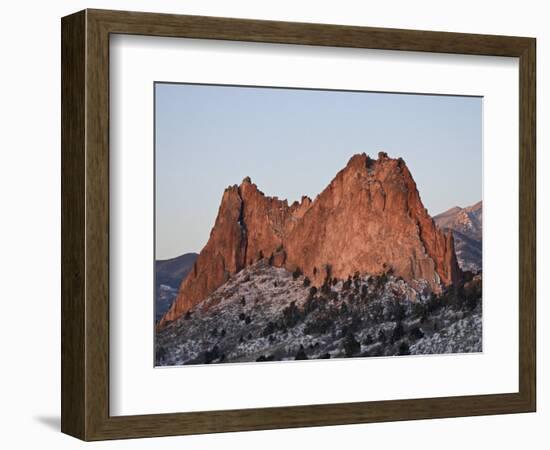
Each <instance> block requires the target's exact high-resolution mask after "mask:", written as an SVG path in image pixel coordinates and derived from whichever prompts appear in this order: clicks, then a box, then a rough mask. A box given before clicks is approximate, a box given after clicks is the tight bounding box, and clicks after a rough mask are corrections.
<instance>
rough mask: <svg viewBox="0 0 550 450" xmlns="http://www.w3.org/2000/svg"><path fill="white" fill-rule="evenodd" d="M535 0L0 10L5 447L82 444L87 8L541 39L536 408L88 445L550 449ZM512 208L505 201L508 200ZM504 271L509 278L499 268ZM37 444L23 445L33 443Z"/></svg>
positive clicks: (547, 62)
mask: <svg viewBox="0 0 550 450" xmlns="http://www.w3.org/2000/svg"><path fill="white" fill-rule="evenodd" d="M545 3H546V2H542V1H538V2H537V1H526V0H524V1H522V2H519V1H514V2H510V1H502V0H501V1H485V2H479V1H470V0H462V1H460V2H458V1H455V2H440V1H421V0H418V1H415V2H411V1H407V0H402V1H393V2H390V1H387V2H370V3H369V2H364V1H357V2H353V1H347V0H340V1H338V2H333V1H320V0H317V1H309V0H302V1H298V0H278V1H273V0H271V1H265V2H257V1H256V2H255V1H247V0H232V1H231V2H228V1H223V0H187V1H184V0H182V1H170V0H163V1H161V0H157V1H154V2H153V1H128V0H124V1H123V0H120V1H117V0H110V1H109V0H104V1H95V0H88V1H82V0H74V1H61V0H52V1H49V2H38V1H35V2H30V1H24V0H20V1H19V2H17V3H16V2H9V3H6V4H5V5H3V8H2V13H1V15H0V33H1V40H0V45H1V51H2V56H3V58H2V68H1V70H0V79H1V83H0V114H1V116H0V155H1V158H2V160H1V163H0V183H1V189H0V192H1V197H0V198H1V203H0V204H1V206H2V209H1V212H2V216H1V217H2V220H0V242H1V244H0V252H1V253H2V259H1V262H0V264H1V268H0V286H1V288H2V291H1V292H2V294H1V301H2V306H3V309H2V310H1V313H2V318H3V320H2V324H1V326H0V342H1V347H2V371H1V372H0V404H1V413H0V414H1V418H0V420H1V422H0V423H2V432H1V433H0V443H1V444H2V447H4V448H26V447H30V446H32V445H35V446H40V447H46V448H55V449H65V448H79V447H83V446H84V445H85V444H83V443H81V442H79V441H77V440H75V439H73V438H70V437H67V436H65V435H62V434H61V433H60V432H59V414H60V410H59V408H60V406H59V405H60V391H59V384H60V356H59V347H60V181H59V180H60V23H59V21H60V17H61V16H63V15H66V14H69V13H72V12H74V11H76V10H79V9H82V8H86V7H93V8H108V9H132V10H143V11H157V12H170V13H182V14H203V15H218V16H231V17H246V18H258V19H274V20H289V21H304V22H321V23H323V22H324V23H340V24H350V25H365V26H380V27H395V28H415V29H432V30H444V31H460V32H471V33H490V34H507V35H525V36H535V37H537V39H538V54H537V56H538V70H537V78H538V80H537V81H538V106H537V116H538V124H539V127H538V149H539V152H538V173H539V175H538V205H539V210H538V230H539V236H538V242H539V245H538V278H539V283H538V298H539V302H538V379H539V390H538V392H539V394H538V405H539V406H538V412H537V413H536V414H523V415H508V416H492V417H477V418H463V419H443V420H428V421H413V422H403V423H390V424H372V425H348V426H339V427H324V428H310V429H296V430H277V431H264V432H252V433H230V434H221V435H211V436H192V437H174V438H157V439H141V440H132V441H120V442H103V443H97V444H93V446H94V447H96V448H128V449H136V448H182V447H183V448H190V449H191V448H224V449H225V448H239V449H246V448H251V449H252V448H258V447H261V448H266V449H270V448H277V449H279V448H284V447H289V448H296V447H298V446H305V447H316V448H334V447H338V446H341V445H342V444H343V445H345V446H346V448H373V449H375V448H382V447H385V448H406V449H416V448H422V449H424V450H429V449H440V448H446V449H447V450H452V449H464V448H483V447H491V448H499V449H512V448H533V449H539V448H540V449H542V448H547V447H548V445H549V443H550V436H549V434H548V431H547V426H548V425H547V424H548V423H549V421H550V411H549V408H550V390H549V389H548V386H547V384H546V383H547V381H546V380H547V379H548V377H549V375H548V372H549V371H548V365H549V361H550V354H549V350H548V349H549V345H548V341H549V339H550V333H549V332H548V331H547V330H546V329H545V325H546V324H548V326H550V323H549V321H550V309H549V308H548V306H547V305H545V303H544V299H545V298H546V297H548V296H549V295H550V291H549V288H548V287H547V285H545V284H543V281H544V277H545V274H546V273H547V272H548V270H549V264H550V256H549V255H550V242H549V240H548V235H547V234H545V233H544V229H545V228H546V229H548V227H549V226H550V223H549V221H550V214H549V212H548V209H547V208H544V205H545V204H548V201H549V199H548V196H549V194H550V177H547V178H546V180H544V179H543V176H544V174H545V173H548V171H550V158H549V157H548V155H547V154H545V152H544V149H545V148H546V147H547V146H548V144H549V140H550V132H549V131H548V129H547V128H545V124H546V123H548V121H549V120H550V117H549V116H550V114H549V110H550V89H549V87H548V84H547V82H546V80H547V79H548V78H549V77H550V29H549V28H548V19H549V17H550V14H549V12H548V11H546V9H545V6H546V5H545ZM511 206H512V207H514V206H513V205H511ZM503 280H505V277H504V276H503ZM31 448H32V447H31Z"/></svg>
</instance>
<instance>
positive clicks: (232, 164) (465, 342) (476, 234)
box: [154, 82, 483, 366]
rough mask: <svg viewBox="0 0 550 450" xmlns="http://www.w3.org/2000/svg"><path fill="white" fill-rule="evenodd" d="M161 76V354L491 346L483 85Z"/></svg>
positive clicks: (236, 355) (217, 356)
mask: <svg viewBox="0 0 550 450" xmlns="http://www.w3.org/2000/svg"><path fill="white" fill-rule="evenodd" d="M154 89H155V169H154V170H155V261H154V267H155V291H154V302H155V307H154V310H155V317H154V322H155V366H183V365H192V364H218V363H242V362H248V363H250V362H266V361H294V360H316V359H333V358H361V357H382V356H385V357H390V356H391V357H393V356H403V357H406V356H409V355H430V354H442V353H472V352H481V351H482V256H483V255H482V103H483V99H482V98H481V97H476V96H448V95H433V94H413V93H411V94H405V93H385V92H367V91H343V90H320V89H302V88H273V87H259V86H258V87H256V86H230V85H203V84H184V83H168V82H162V83H155V87H154Z"/></svg>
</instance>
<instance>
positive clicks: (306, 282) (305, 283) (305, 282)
mask: <svg viewBox="0 0 550 450" xmlns="http://www.w3.org/2000/svg"><path fill="white" fill-rule="evenodd" d="M310 284H311V281H310V280H309V278H308V277H305V278H304V287H309V285H310Z"/></svg>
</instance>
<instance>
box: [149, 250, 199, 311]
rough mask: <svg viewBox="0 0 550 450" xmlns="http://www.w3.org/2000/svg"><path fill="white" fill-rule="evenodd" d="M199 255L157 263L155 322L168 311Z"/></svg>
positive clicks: (182, 256) (189, 254)
mask: <svg viewBox="0 0 550 450" xmlns="http://www.w3.org/2000/svg"><path fill="white" fill-rule="evenodd" d="M197 256H199V255H198V254H197V253H185V254H183V255H180V256H177V257H175V258H170V259H163V260H156V261H155V320H157V321H158V320H159V319H160V318H161V317H162V316H163V315H164V314H165V313H166V311H168V309H169V308H170V306H171V305H172V302H173V301H174V298H175V297H176V295H177V293H178V289H179V286H180V284H181V282H182V281H183V280H184V279H185V277H186V276H187V274H188V273H189V271H190V270H191V269H192V268H193V264H194V263H195V260H196V259H197Z"/></svg>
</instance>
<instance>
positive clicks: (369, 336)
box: [363, 334, 374, 345]
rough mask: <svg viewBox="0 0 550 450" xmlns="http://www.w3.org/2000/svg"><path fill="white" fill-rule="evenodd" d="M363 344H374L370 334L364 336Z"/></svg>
mask: <svg viewBox="0 0 550 450" xmlns="http://www.w3.org/2000/svg"><path fill="white" fill-rule="evenodd" d="M363 343H364V344H365V345H372V344H374V339H373V338H372V336H371V335H370V334H367V335H366V336H365V340H364V341H363Z"/></svg>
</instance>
